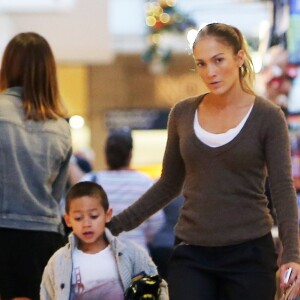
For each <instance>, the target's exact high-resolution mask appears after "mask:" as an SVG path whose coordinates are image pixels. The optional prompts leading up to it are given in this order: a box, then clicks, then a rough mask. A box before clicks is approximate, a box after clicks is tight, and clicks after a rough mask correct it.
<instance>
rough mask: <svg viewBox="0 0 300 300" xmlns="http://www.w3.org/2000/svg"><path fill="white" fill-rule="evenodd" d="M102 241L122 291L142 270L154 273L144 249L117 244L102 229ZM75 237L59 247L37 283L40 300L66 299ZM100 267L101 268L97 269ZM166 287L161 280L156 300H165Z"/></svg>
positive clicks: (155, 272) (68, 291)
mask: <svg viewBox="0 0 300 300" xmlns="http://www.w3.org/2000/svg"><path fill="white" fill-rule="evenodd" d="M105 235H106V238H107V240H108V242H109V244H110V246H111V249H112V251H113V253H114V256H115V258H116V262H117V268H118V272H119V275H120V278H121V282H122V285H123V288H124V291H125V290H126V289H127V288H128V287H129V285H130V283H131V279H132V278H133V277H134V276H135V275H137V274H139V273H141V272H142V271H144V272H145V273H146V274H148V275H155V274H157V269H156V266H155V265H154V263H153V261H152V260H151V258H150V256H149V254H148V253H147V252H146V250H145V249H143V248H142V247H140V246H138V245H137V244H134V243H133V242H131V241H126V242H124V241H120V240H119V239H118V238H116V237H114V236H112V234H111V233H110V231H109V230H108V229H106V230H105ZM77 242H78V240H77V238H76V236H75V235H74V234H72V233H71V234H70V236H69V243H68V244H66V245H65V246H64V247H63V248H60V249H59V250H58V251H56V252H55V253H54V255H53V256H52V257H51V258H50V260H49V262H48V264H47V266H46V268H45V270H44V274H43V279H42V283H41V292H40V299H41V300H69V296H70V291H71V276H72V252H73V250H74V248H75V246H76V245H77ZM99 268H101V266H99ZM168 299H169V297H168V288H167V283H166V282H165V281H163V282H162V284H161V294H160V300H168Z"/></svg>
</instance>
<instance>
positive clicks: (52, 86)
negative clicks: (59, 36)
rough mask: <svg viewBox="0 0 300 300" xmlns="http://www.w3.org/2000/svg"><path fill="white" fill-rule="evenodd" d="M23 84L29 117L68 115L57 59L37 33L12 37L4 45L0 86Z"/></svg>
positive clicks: (24, 103)
mask: <svg viewBox="0 0 300 300" xmlns="http://www.w3.org/2000/svg"><path fill="white" fill-rule="evenodd" d="M14 86H20V87H22V88H23V89H22V103H23V108H24V113H25V118H26V119H31V120H35V121H40V120H46V119H57V118H58V117H66V111H65V108H64V106H63V104H62V102H61V99H60V96H59V91H58V83H57V74H56V63H55V59H54V56H53V53H52V50H51V47H50V45H49V44H48V42H47V41H46V40H45V38H43V37H42V36H40V35H39V34H37V33H34V32H24V33H20V34H17V35H16V36H15V37H13V38H12V39H11V40H10V42H9V43H8V45H7V46H6V48H5V51H4V54H3V58H2V66H1V71H0V90H1V91H3V90H5V89H7V88H10V87H14Z"/></svg>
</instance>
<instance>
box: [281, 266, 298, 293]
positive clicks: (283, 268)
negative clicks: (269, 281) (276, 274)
mask: <svg viewBox="0 0 300 300" xmlns="http://www.w3.org/2000/svg"><path fill="white" fill-rule="evenodd" d="M289 268H292V273H291V276H290V278H289V280H288V281H287V283H285V282H284V277H285V273H286V271H287V270H288V269H289ZM294 281H296V285H295V289H294V291H293V295H291V296H292V298H296V296H297V295H300V264H298V263H294V262H290V263H286V264H283V265H282V266H281V267H280V287H281V288H282V289H286V288H288V287H289V286H290V285H291V284H292V283H293V282H294Z"/></svg>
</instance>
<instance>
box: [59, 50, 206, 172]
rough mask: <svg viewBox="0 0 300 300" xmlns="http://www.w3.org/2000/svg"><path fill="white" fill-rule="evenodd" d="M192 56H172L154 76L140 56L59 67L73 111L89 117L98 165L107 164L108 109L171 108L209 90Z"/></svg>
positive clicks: (63, 89) (122, 56)
mask: <svg viewBox="0 0 300 300" xmlns="http://www.w3.org/2000/svg"><path fill="white" fill-rule="evenodd" d="M193 69H194V62H193V59H192V57H191V56H188V55H176V56H173V58H172V61H171V63H170V66H169V68H168V70H167V72H165V73H164V74H159V75H153V74H151V73H150V72H149V68H148V65H147V64H145V63H144V62H142V60H141V57H140V56H139V55H119V56H118V57H116V59H115V61H114V62H113V63H112V64H109V65H95V66H86V67H85V66H67V65H66V66H60V67H59V71H58V74H59V82H60V88H61V93H62V96H63V98H64V100H65V102H66V105H67V108H68V109H69V112H70V114H81V115H83V116H85V117H86V121H87V126H88V127H89V128H90V130H91V147H92V149H93V150H94V151H95V153H96V160H95V168H102V167H104V159H103V155H102V151H103V145H104V141H105V138H106V135H107V128H106V126H105V112H106V111H107V110H108V109H115V108H170V107H171V106H173V105H174V104H175V103H176V102H178V101H180V100H182V99H184V98H187V97H191V96H195V95H198V94H200V93H202V92H204V91H205V90H206V88H205V87H204V85H203V84H202V82H201V81H200V79H199V77H198V75H197V74H196V73H195V72H194V70H193Z"/></svg>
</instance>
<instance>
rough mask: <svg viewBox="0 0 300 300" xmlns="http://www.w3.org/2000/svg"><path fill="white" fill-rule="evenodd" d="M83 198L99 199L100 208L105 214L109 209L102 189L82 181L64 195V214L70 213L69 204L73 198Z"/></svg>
mask: <svg viewBox="0 0 300 300" xmlns="http://www.w3.org/2000/svg"><path fill="white" fill-rule="evenodd" d="M84 196H90V197H95V198H98V199H99V202H100V204H101V206H102V207H103V209H104V211H105V212H106V211H107V210H108V208H109V203H108V198H107V194H106V192H105V191H104V189H103V188H102V186H101V185H99V184H97V183H95V182H91V181H82V182H79V183H76V184H74V185H73V186H72V187H71V188H70V189H69V191H68V193H67V195H66V207H65V209H66V213H67V214H68V213H69V211H70V204H71V202H72V200H74V199H75V198H80V197H84Z"/></svg>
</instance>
